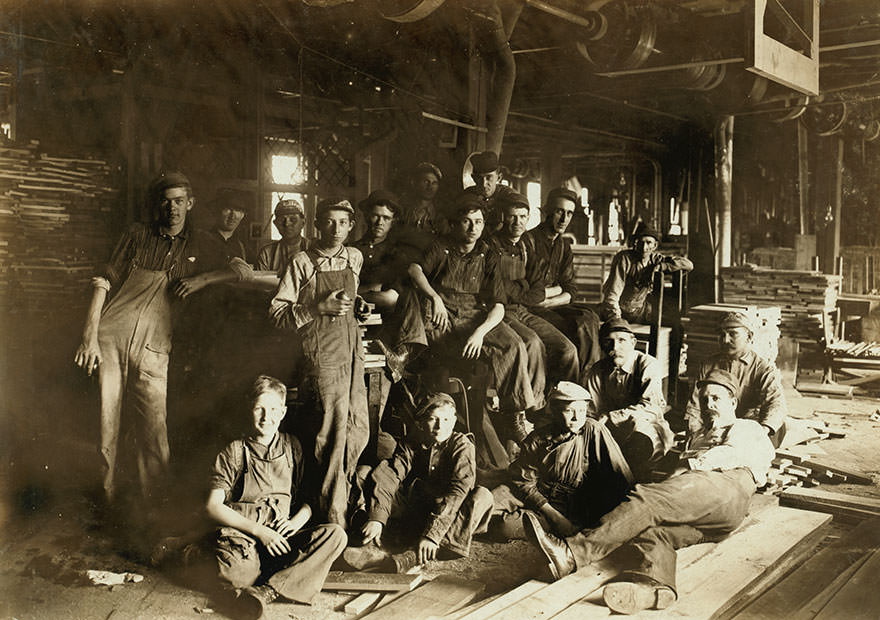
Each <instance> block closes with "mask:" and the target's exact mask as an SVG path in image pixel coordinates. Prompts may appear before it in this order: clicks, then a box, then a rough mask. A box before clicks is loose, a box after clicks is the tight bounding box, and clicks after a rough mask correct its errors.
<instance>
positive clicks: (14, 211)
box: [0, 142, 116, 314]
mask: <svg viewBox="0 0 880 620" xmlns="http://www.w3.org/2000/svg"><path fill="white" fill-rule="evenodd" d="M115 197H116V191H115V190H114V189H113V188H112V182H111V169H110V166H109V165H108V164H107V163H106V162H104V161H101V160H97V159H73V158H65V157H50V156H48V155H46V154H45V153H41V152H40V149H39V143H38V142H31V143H29V144H27V145H23V146H12V145H10V144H0V231H2V233H3V237H4V241H3V242H2V244H0V284H2V286H3V287H4V292H6V293H8V294H6V295H2V297H3V298H4V299H5V300H9V301H7V302H6V303H11V304H12V307H11V308H10V309H14V310H15V311H20V312H29V313H37V314H50V313H54V312H56V311H57V309H58V308H59V307H68V308H69V307H76V306H78V305H83V304H84V303H85V302H86V301H87V299H88V298H87V295H85V294H84V291H83V285H84V284H85V283H86V282H88V280H89V278H90V277H91V276H92V275H93V274H94V272H95V270H96V267H97V265H98V264H99V262H101V261H106V260H107V257H108V256H109V253H110V249H111V247H112V246H111V244H112V242H113V239H112V238H111V234H110V230H109V223H110V222H109V219H110V217H109V214H110V213H111V211H112V210H113V200H114V198H115Z"/></svg>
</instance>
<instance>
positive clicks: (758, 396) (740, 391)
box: [684, 312, 788, 446]
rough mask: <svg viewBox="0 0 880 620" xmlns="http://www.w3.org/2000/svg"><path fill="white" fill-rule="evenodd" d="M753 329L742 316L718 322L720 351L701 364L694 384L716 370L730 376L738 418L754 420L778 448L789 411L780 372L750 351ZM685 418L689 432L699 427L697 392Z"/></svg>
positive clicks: (728, 317)
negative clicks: (732, 378) (734, 383)
mask: <svg viewBox="0 0 880 620" xmlns="http://www.w3.org/2000/svg"><path fill="white" fill-rule="evenodd" d="M755 329H756V328H755V326H754V325H753V321H752V320H751V319H750V318H749V317H748V316H747V315H746V314H745V313H743V312H730V313H728V314H727V315H726V316H725V317H724V318H723V319H722V321H721V337H720V338H719V345H720V350H719V352H718V353H716V354H714V355H712V356H711V357H709V358H708V359H706V360H705V361H703V363H702V364H700V369H699V371H698V372H697V383H699V381H700V380H701V379H703V378H705V377H706V376H707V375H708V374H709V373H710V372H712V371H713V370H715V369H716V368H720V369H722V370H726V371H728V372H730V373H731V374H732V375H733V377H734V378H735V379H736V392H735V395H736V399H737V407H736V415H737V417H739V418H750V419H752V420H756V421H757V422H758V423H760V424H761V426H763V427H764V429H765V430H766V431H767V434H768V435H769V436H770V440H771V441H772V442H773V443H774V445H776V446H778V445H779V443H780V442H781V440H782V438H783V436H784V435H785V425H784V422H785V416H786V415H787V412H788V408H787V406H786V403H785V394H783V392H782V378H781V375H780V374H779V369H778V368H776V365H775V364H773V363H772V362H768V361H767V360H765V359H763V358H762V357H760V356H759V355H758V354H757V353H755V351H754V349H753V344H754V338H755ZM684 417H685V422H686V423H687V427H688V429H689V430H693V429H695V428H698V427H699V426H700V400H699V391H698V390H697V389H694V391H693V394H691V398H690V401H688V404H687V408H686V409H685V413H684Z"/></svg>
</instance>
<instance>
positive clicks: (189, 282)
mask: <svg viewBox="0 0 880 620" xmlns="http://www.w3.org/2000/svg"><path fill="white" fill-rule="evenodd" d="M207 285H208V281H207V280H206V279H205V278H204V277H203V276H201V275H198V276H190V277H189V278H181V279H180V280H178V281H177V284H175V285H174V294H175V295H177V296H178V297H180V298H181V299H185V298H187V297H189V296H190V295H192V294H193V293H195V292H198V291H200V290H202V289H203V288H205V287H206V286H207Z"/></svg>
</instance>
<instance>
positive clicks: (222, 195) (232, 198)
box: [211, 188, 248, 213]
mask: <svg viewBox="0 0 880 620" xmlns="http://www.w3.org/2000/svg"><path fill="white" fill-rule="evenodd" d="M247 205H248V196H247V195H246V194H245V192H243V191H241V190H237V189H230V188H222V189H219V190H217V193H216V194H215V195H214V200H213V202H212V203H211V206H212V207H213V208H214V210H216V211H219V210H220V209H225V208H230V209H233V210H235V211H241V212H242V213H247V210H248V209H247Z"/></svg>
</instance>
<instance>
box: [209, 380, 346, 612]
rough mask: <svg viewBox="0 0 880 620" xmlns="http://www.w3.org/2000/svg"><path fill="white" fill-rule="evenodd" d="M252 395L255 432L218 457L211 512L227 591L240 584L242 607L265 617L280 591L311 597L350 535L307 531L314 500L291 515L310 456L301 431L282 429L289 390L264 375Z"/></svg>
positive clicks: (238, 607) (335, 529)
mask: <svg viewBox="0 0 880 620" xmlns="http://www.w3.org/2000/svg"><path fill="white" fill-rule="evenodd" d="M249 396H250V398H249V405H250V413H251V415H252V418H251V431H250V433H248V434H247V435H246V436H245V437H243V438H241V439H236V440H234V441H232V442H231V443H230V444H228V445H227V446H226V447H225V448H224V449H223V450H222V451H221V452H220V454H218V455H217V459H216V460H215V462H214V468H213V470H212V473H211V485H210V486H211V490H210V493H209V494H208V501H207V503H206V505H205V511H206V513H207V515H208V517H210V518H211V519H212V520H213V521H215V522H216V523H217V524H219V526H220V528H219V530H218V531H217V537H216V543H215V548H214V556H215V558H216V567H217V574H218V576H219V578H220V581H221V583H222V584H223V585H224V586H225V590H226V592H228V593H233V589H236V591H235V592H234V594H235V598H234V599H233V605H234V608H235V611H237V612H238V613H239V615H240V616H241V617H242V618H259V617H261V616H262V615H263V612H264V611H265V607H266V605H267V604H269V603H271V602H272V601H274V600H275V599H276V598H278V597H279V596H282V597H284V598H286V599H289V600H292V601H296V602H299V603H309V602H311V600H312V599H313V598H314V597H315V595H316V594H317V593H318V592H319V591H320V590H321V586H322V585H323V583H324V580H325V579H326V578H327V573H328V572H329V571H330V565H331V564H332V563H333V561H334V560H335V559H336V558H337V557H338V556H339V554H340V553H342V551H343V550H344V549H345V541H346V535H345V531H344V530H343V529H342V528H341V527H339V526H338V525H333V524H329V523H328V524H324V525H318V526H315V527H312V528H309V529H302V527H303V526H304V525H305V524H306V522H307V521H308V520H309V518H310V517H311V514H312V511H311V509H310V508H309V505H308V504H302V505H301V506H300V507H299V508H298V509H297V510H296V512H294V513H293V514H291V513H292V508H293V506H294V505H295V504H294V500H296V499H298V497H297V496H298V490H299V486H300V483H301V481H302V474H303V458H302V448H301V447H300V444H299V441H298V440H297V439H296V437H293V436H292V435H288V434H287V433H279V432H278V426H279V424H281V420H282V419H283V418H284V415H285V413H286V412H287V406H286V405H285V401H286V397H287V388H286V387H285V386H284V384H283V383H282V382H281V381H279V380H278V379H275V378H274V377H268V376H265V375H261V376H259V377H257V379H256V380H255V381H254V384H253V387H252V388H251V393H250V395H249ZM258 581H263V583H262V584H261V585H257V586H255V585H254V584H255V583H257V582H258Z"/></svg>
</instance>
